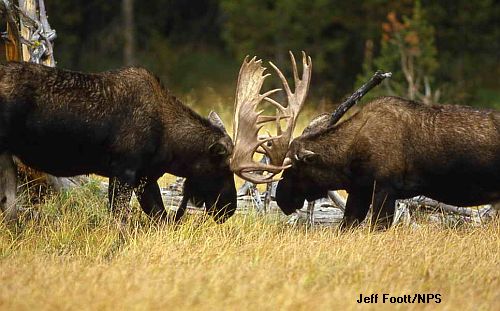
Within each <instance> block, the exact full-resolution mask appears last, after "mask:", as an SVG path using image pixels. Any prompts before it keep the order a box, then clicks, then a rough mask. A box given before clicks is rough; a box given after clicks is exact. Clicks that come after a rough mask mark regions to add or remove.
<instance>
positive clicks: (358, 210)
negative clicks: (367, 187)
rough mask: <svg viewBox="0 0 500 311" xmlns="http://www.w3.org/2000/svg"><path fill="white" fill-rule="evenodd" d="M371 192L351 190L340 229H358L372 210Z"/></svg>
mask: <svg viewBox="0 0 500 311" xmlns="http://www.w3.org/2000/svg"><path fill="white" fill-rule="evenodd" d="M370 199H371V192H370V191H364V190H351V191H349V196H348V197H347V202H346V207H345V213H344V219H343V220H342V223H341V225H340V229H342V230H346V229H352V228H354V227H357V226H358V225H359V224H360V223H361V222H362V221H363V220H364V219H365V217H366V214H367V213H368V209H369V208H370V203H371V202H370Z"/></svg>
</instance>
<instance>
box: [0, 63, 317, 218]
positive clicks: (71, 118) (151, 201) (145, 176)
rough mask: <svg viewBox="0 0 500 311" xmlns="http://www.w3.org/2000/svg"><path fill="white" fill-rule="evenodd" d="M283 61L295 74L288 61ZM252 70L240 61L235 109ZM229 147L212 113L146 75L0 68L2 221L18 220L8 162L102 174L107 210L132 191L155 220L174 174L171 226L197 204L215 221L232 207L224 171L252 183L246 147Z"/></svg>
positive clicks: (249, 92)
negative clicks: (162, 183)
mask: <svg viewBox="0 0 500 311" xmlns="http://www.w3.org/2000/svg"><path fill="white" fill-rule="evenodd" d="M305 59H306V56H305V54H304V61H305ZM292 61H293V66H294V70H295V71H294V72H295V73H296V64H295V59H293V57H292ZM309 63H310V58H309ZM255 64H259V62H256V61H255V58H254V59H253V60H252V61H251V62H247V60H245V61H244V62H243V65H242V68H241V70H240V74H239V77H238V84H237V91H236V103H237V106H238V103H241V102H243V101H247V100H249V99H255V98H253V96H255V92H257V93H258V92H259V90H260V87H261V86H262V85H260V86H259V87H258V89H257V88H256V85H255V84H254V83H253V82H254V80H253V79H254V77H256V76H257V75H261V73H262V72H261V71H259V70H258V68H257V67H255V66H254V65H255ZM304 64H305V63H304ZM273 66H274V65H273ZM274 68H275V70H276V71H277V72H278V74H279V75H280V77H282V79H283V80H285V79H284V76H283V74H282V73H281V71H280V70H279V69H278V68H277V67H275V66H274ZM308 75H309V78H310V70H309V74H308ZM262 81H263V80H262ZM308 81H309V80H307V83H305V84H304V83H303V84H296V89H297V91H298V92H297V96H296V99H295V101H297V102H298V103H303V101H304V100H305V95H306V94H307V88H308V87H309V82H308ZM285 82H286V80H285ZM287 87H288V85H287ZM276 91H278V90H273V91H271V92H268V94H264V95H259V101H260V100H262V99H266V100H268V101H270V102H274V100H272V99H270V98H268V97H267V96H268V95H270V94H272V93H274V92H276ZM288 91H289V88H288ZM276 104H277V103H276ZM278 105H279V104H278ZM237 111H239V110H238V109H237ZM241 112H242V113H243V112H248V111H246V110H245V109H243V110H242V111H241ZM256 118H257V116H256ZM272 120H274V119H272ZM255 121H259V122H269V121H271V118H267V119H265V118H264V119H260V120H255ZM241 126H242V127H241V128H240V127H239V126H238V123H237V122H236V123H235V125H234V127H235V128H239V129H240V130H241V129H244V128H245V126H248V122H247V123H246V122H242V123H241ZM237 132H238V131H235V133H237ZM234 139H235V141H237V142H238V146H241V142H242V140H241V136H238V135H236V134H235V137H234ZM243 143H245V140H243ZM287 146H288V142H286V147H287ZM233 147H234V146H233V141H232V139H231V137H229V135H228V133H227V132H226V130H225V128H224V125H223V123H222V120H221V119H220V117H219V116H218V115H217V114H216V113H215V112H211V113H210V115H209V117H208V118H203V117H201V116H199V115H198V114H196V113H195V112H194V111H193V110H191V109H190V108H189V107H187V106H186V105H184V104H183V103H182V102H181V101H179V100H178V99H177V98H176V97H175V96H173V95H172V94H171V93H170V92H169V91H168V90H167V89H166V88H165V87H164V86H162V84H161V82H160V81H159V79H158V78H156V77H155V76H154V75H153V74H151V73H150V72H149V71H147V70H146V69H143V68H137V67H130V68H124V69H119V70H113V71H107V72H103V73H94V74H89V73H81V72H74V71H68V70H61V69H56V68H51V67H46V66H43V65H37V64H32V63H18V62H10V63H7V64H6V65H3V66H0V171H1V172H2V174H0V190H2V191H1V193H2V194H3V197H1V198H0V205H1V206H2V210H3V211H4V214H5V217H6V218H8V219H15V218H16V214H17V210H16V208H15V204H12V202H13V201H14V200H15V191H16V185H15V182H14V181H15V165H14V162H13V161H12V155H13V156H16V157H18V158H19V159H20V160H21V161H22V162H24V163H25V164H27V165H28V166H30V167H33V168H36V169H38V170H41V171H43V172H46V173H49V174H52V175H55V176H73V175H80V174H90V173H94V174H98V175H102V176H106V177H109V179H110V183H109V189H108V197H109V202H110V208H111V210H113V211H115V212H117V213H121V210H122V209H123V208H124V207H125V206H126V205H128V204H129V201H130V198H131V196H132V191H135V192H136V195H137V198H138V200H139V203H140V206H141V208H142V209H143V210H144V212H146V213H147V214H148V215H150V216H155V217H159V218H161V219H170V218H171V217H170V215H167V213H166V211H165V208H164V205H163V202H162V199H161V195H160V189H159V187H158V183H157V180H158V178H159V177H161V176H162V175H163V174H164V173H170V174H173V175H177V176H182V177H185V178H186V180H185V182H184V187H183V198H182V201H181V203H180V206H179V208H178V209H177V211H176V213H175V214H174V215H173V216H174V219H175V220H179V219H180V218H181V217H182V215H183V214H184V212H185V210H186V207H187V204H188V201H192V202H193V203H195V204H196V205H198V206H200V205H203V204H204V205H205V207H206V208H207V211H208V213H209V214H211V215H212V216H213V217H214V219H215V220H216V221H217V222H223V221H225V220H226V219H227V218H228V217H230V216H231V215H233V214H234V212H235V210H236V189H235V185H234V175H233V171H236V172H237V173H239V172H240V169H242V170H244V171H245V173H244V174H243V175H244V176H242V177H243V178H245V179H247V180H252V176H254V175H253V174H251V173H250V172H247V171H246V168H245V166H246V163H245V162H244V160H246V159H248V156H249V155H250V157H251V153H248V152H247V151H246V150H245V148H243V149H241V148H240V149H238V150H236V149H235V150H234V151H233ZM255 147H256V146H255ZM252 148H253V147H252ZM269 150H271V149H269ZM283 150H286V149H283ZM271 151H272V150H271ZM280 157H284V153H283V152H281V153H280ZM242 160H243V161H242ZM277 168H278V169H279V168H282V167H281V166H279V167H277ZM247 173H248V175H246V174H247Z"/></svg>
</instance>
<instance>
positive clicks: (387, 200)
mask: <svg viewBox="0 0 500 311" xmlns="http://www.w3.org/2000/svg"><path fill="white" fill-rule="evenodd" d="M395 208H396V199H395V197H394V195H393V194H392V192H391V191H384V190H381V191H378V192H377V193H376V194H375V197H374V200H373V214H372V223H371V227H372V229H388V228H389V227H390V226H391V224H392V220H393V218H394V211H395Z"/></svg>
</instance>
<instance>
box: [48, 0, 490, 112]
mask: <svg viewBox="0 0 500 311" xmlns="http://www.w3.org/2000/svg"><path fill="white" fill-rule="evenodd" d="M420 3H421V5H420ZM46 5H47V12H48V14H49V21H50V23H51V25H52V27H53V28H54V29H56V31H57V33H58V38H57V40H56V42H55V57H56V60H57V61H58V65H59V66H60V67H65V68H70V69H76V70H83V71H99V70H105V69H112V68H116V67H119V66H121V65H122V64H123V61H122V47H123V33H122V32H123V27H122V19H121V1H119V0H109V1H100V0H51V1H46ZM389 12H394V16H395V18H396V20H397V22H398V23H400V24H402V25H403V27H404V29H403V30H401V33H400V35H401V38H400V39H399V41H397V40H396V38H395V37H394V36H392V35H394V32H392V33H391V36H390V40H383V38H382V36H383V34H384V33H386V32H385V31H384V30H383V29H382V24H383V23H387V14H388V13H389ZM134 14H135V26H136V30H135V38H136V47H137V51H136V59H137V63H138V64H140V65H142V66H146V67H148V68H149V69H150V70H152V71H153V72H155V73H157V74H158V75H159V76H160V77H161V78H162V80H164V81H165V82H166V84H167V85H168V86H169V88H172V89H173V91H174V92H176V93H178V94H180V95H181V94H185V93H191V92H192V91H193V90H194V89H203V88H205V87H207V86H209V87H211V88H213V89H215V91H216V92H223V91H224V92H225V91H226V90H230V89H232V88H234V83H235V79H236V75H237V72H238V66H239V64H240V63H241V61H242V58H243V57H244V56H245V55H247V54H250V55H254V54H256V55H258V56H259V57H261V58H263V59H266V60H272V61H273V62H275V63H277V64H278V66H280V67H281V68H283V69H285V70H287V71H288V73H290V72H289V70H290V68H289V67H290V66H289V61H288V56H287V51H288V50H292V51H294V52H295V53H296V54H298V52H299V51H301V50H305V51H306V52H308V53H309V54H310V55H311V56H312V58H313V62H314V70H313V80H312V83H313V84H312V88H311V92H312V96H313V97H315V98H318V99H319V98H326V99H327V101H337V100H338V99H339V98H341V97H343V96H345V95H347V94H350V93H351V92H352V90H353V88H354V86H355V84H356V78H357V77H358V79H361V78H359V76H360V75H362V76H363V77H367V76H368V75H371V73H372V72H373V70H375V69H377V68H376V67H379V68H381V69H386V70H392V71H394V73H395V76H394V78H393V79H392V80H391V81H392V82H391V86H392V87H393V91H394V93H398V94H403V95H404V94H405V93H407V88H406V87H405V79H404V78H403V76H402V70H401V65H400V60H399V57H398V55H397V52H398V51H397V49H395V47H397V46H398V44H399V45H400V46H402V49H403V50H405V51H407V52H410V54H411V57H412V58H413V59H414V61H415V64H416V67H415V68H416V69H418V71H420V72H418V74H417V76H418V75H420V76H422V75H424V76H427V77H428V78H429V79H430V84H431V85H432V86H439V88H440V90H441V91H442V97H441V99H444V100H441V102H454V103H465V104H470V105H489V106H492V105H493V104H492V103H495V102H498V97H497V95H495V94H498V90H500V80H498V75H499V73H500V62H499V61H498V51H499V50H500V27H495V25H496V24H498V20H500V4H499V3H498V1H495V0H478V1H468V0H454V1H451V0H443V1H430V0H421V1H415V0H401V1H388V0H365V1H362V2H356V1H351V2H348V1H328V0H311V1H306V0H297V1H294V0H277V1H270V0H255V1H250V0H242V1H229V0H200V1H179V0H150V1H147V4H146V3H142V2H139V1H135V10H134ZM402 16H407V18H401V17H402ZM393 26H394V25H393ZM412 33H414V34H417V35H416V36H414V35H413V34H412ZM386 34H387V33H386ZM415 38H418V42H415V41H411V40H412V39H415ZM434 38H435V40H434ZM407 39H408V40H409V41H408V40H407ZM394 40H396V42H394ZM397 42H399V43H397ZM398 49H399V48H398ZM437 64H440V66H437ZM478 64H480V66H478ZM382 67H383V68H382ZM419 82H420V83H422V82H421V81H419ZM357 83H359V80H358V82H357ZM398 88H399V89H398ZM420 88H422V87H421V86H420ZM377 91H378V92H379V93H383V94H388V93H389V92H388V91H387V89H384V88H379V89H377V90H374V94H375V93H376V92H377ZM382 91H383V92H382ZM200 93H203V92H200ZM230 93H232V92H230ZM484 94H489V95H488V96H485V95H484ZM223 95H224V96H226V95H228V94H223ZM369 95H371V94H369ZM405 96H406V95H405ZM491 96H493V98H491Z"/></svg>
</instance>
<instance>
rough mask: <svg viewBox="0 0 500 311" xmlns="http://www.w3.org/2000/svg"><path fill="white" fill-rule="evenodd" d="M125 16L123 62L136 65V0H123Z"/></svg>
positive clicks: (127, 64)
mask: <svg viewBox="0 0 500 311" xmlns="http://www.w3.org/2000/svg"><path fill="white" fill-rule="evenodd" d="M122 17H123V36H124V38H123V40H124V44H123V62H124V64H125V65H126V66H131V65H134V62H135V41H134V0H122Z"/></svg>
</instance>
